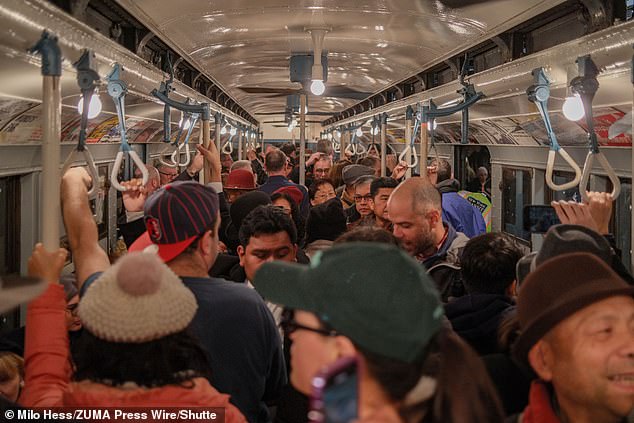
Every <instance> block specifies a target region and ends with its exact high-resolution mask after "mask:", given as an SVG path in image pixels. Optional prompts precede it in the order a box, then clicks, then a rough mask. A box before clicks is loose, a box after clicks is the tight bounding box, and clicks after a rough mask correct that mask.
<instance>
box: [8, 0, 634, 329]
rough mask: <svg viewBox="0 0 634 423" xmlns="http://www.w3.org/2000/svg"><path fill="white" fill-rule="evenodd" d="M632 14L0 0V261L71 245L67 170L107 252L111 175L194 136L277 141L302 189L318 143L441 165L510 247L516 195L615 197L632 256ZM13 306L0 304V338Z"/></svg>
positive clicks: (177, 159) (433, 6) (222, 142)
mask: <svg viewBox="0 0 634 423" xmlns="http://www.w3.org/2000/svg"><path fill="white" fill-rule="evenodd" d="M633 15H634V1H632V0H524V1H514V0H464V1H459V0H435V1H426V0H416V1H411V0H389V1H384V0H381V1H379V0H364V1H357V0H337V1H333V0H300V1H284V0H261V1H258V2H256V1H249V0H234V1H227V0H213V1H205V2H203V1H197V0H180V1H156V0H3V1H2V4H0V81H1V83H0V275H3V276H5V277H6V276H10V275H19V274H22V275H24V274H26V272H27V268H28V260H29V256H30V255H31V251H32V250H33V247H34V245H35V244H36V243H37V242H40V241H42V240H44V243H45V245H48V246H51V248H54V247H55V246H57V245H59V246H66V247H68V239H67V237H66V235H65V230H64V226H63V222H62V220H61V218H60V213H59V210H58V209H59V206H60V205H59V181H60V178H61V175H62V174H63V172H65V171H66V169H67V168H68V166H69V165H70V164H73V163H74V164H76V165H86V166H88V169H89V173H90V175H91V176H92V177H93V180H95V179H98V184H97V186H94V187H93V188H94V189H93V191H92V192H91V207H92V211H93V214H94V215H95V219H96V221H97V224H98V233H99V238H100V241H99V242H100V244H101V246H102V247H103V248H104V249H105V250H106V251H107V252H108V254H110V255H111V256H112V257H116V256H118V255H120V254H121V249H122V247H121V244H122V241H121V233H120V232H119V230H118V226H119V225H120V223H121V222H125V218H126V210H125V208H124V204H123V200H122V191H124V190H125V188H123V187H122V186H121V185H120V184H121V181H123V180H126V179H130V178H132V177H133V176H134V175H135V169H136V175H137V176H141V177H143V176H145V178H146V179H147V176H148V175H147V170H145V167H144V166H143V164H142V163H146V164H151V163H166V162H167V163H168V165H169V167H170V168H172V169H176V170H177V171H178V172H182V171H184V170H185V169H186V168H187V167H188V165H189V164H190V163H191V162H192V160H193V159H194V156H195V154H196V148H195V145H196V144H204V145H208V144H209V143H210V142H211V143H213V144H215V145H216V148H218V149H219V150H220V151H221V152H222V153H223V154H225V155H230V156H231V157H232V160H233V161H237V160H245V159H247V158H248V159H249V160H251V157H250V156H249V155H248V152H249V151H250V150H258V151H259V150H261V151H263V152H266V151H268V149H270V148H272V147H280V146H282V145H284V144H289V143H290V144H292V145H294V146H296V148H297V151H298V156H297V164H298V165H299V180H298V181H297V182H298V183H299V184H300V185H307V184H306V181H307V166H306V162H307V161H308V160H309V159H310V157H311V155H312V154H313V153H315V152H316V151H317V149H318V145H319V142H321V140H327V141H328V142H329V143H330V145H332V147H333V149H334V152H335V154H334V156H335V162H336V161H337V160H339V159H343V158H346V157H348V158H350V157H355V158H359V157H364V156H367V155H374V156H375V157H377V158H378V159H379V160H380V163H381V176H385V175H388V176H389V174H390V171H391V169H393V167H394V165H396V164H399V165H400V164H403V166H405V168H406V175H405V178H406V179H407V178H409V177H415V176H425V175H426V174H427V172H428V170H429V168H430V166H433V164H434V163H438V160H440V159H444V160H446V161H448V162H449V164H450V165H451V167H452V169H453V177H454V178H455V179H456V180H458V181H459V183H460V186H461V187H462V189H463V190H465V191H476V192H481V193H482V194H485V195H484V196H481V197H475V196H474V197H473V198H472V199H471V200H470V201H471V203H472V204H473V205H474V206H476V207H477V208H478V209H479V211H480V212H481V213H482V214H483V216H484V219H485V221H486V224H487V231H489V232H490V231H493V232H503V233H506V234H508V235H510V236H511V237H512V238H513V239H514V240H515V241H516V242H517V243H518V244H519V245H521V248H522V249H523V250H524V252H526V253H528V252H530V251H536V250H539V248H540V246H541V245H542V242H543V239H544V232H545V231H544V230H540V229H539V228H536V227H535V222H533V221H529V220H531V216H530V213H527V211H526V210H527V207H528V209H530V207H531V206H548V205H550V204H551V202H552V201H560V200H566V201H576V202H582V201H583V200H584V198H585V196H586V190H589V191H597V192H608V193H612V195H613V199H614V204H613V208H612V217H611V220H610V228H609V229H610V233H611V234H613V235H614V241H615V244H616V247H617V248H618V250H619V251H620V259H621V261H622V263H623V265H624V266H625V267H626V268H627V269H628V270H629V269H631V268H632V266H633V265H634V262H633V258H632V254H633V248H632V245H633V242H634V241H633V239H632V227H633V226H632V225H633V224H634V222H633V219H632V217H633V213H634V211H633V209H632V164H633V162H634V152H633V151H632V120H633V119H634V117H633V113H632V110H633V107H634V106H633V97H634V85H633V84H634V76H633V75H634V73H633V72H634V71H633V66H634V59H633V57H634V49H633V46H634V20H633V19H632V17H633ZM85 104H89V106H88V110H89V111H88V113H82V111H83V108H84V107H86V106H85ZM67 159H68V160H67ZM122 162H124V163H123V165H122ZM56 186H57V188H56ZM478 198H479V199H478ZM532 210H537V211H538V210H539V207H534V208H533V209H532ZM73 263H74V262H73V254H72V252H71V254H69V255H68V257H67V259H66V264H65V271H66V272H72V271H73V267H74V265H73ZM0 277H1V276H0ZM25 316H26V306H24V305H23V306H22V307H17V308H14V309H13V310H11V311H9V312H6V313H5V314H2V315H0V318H1V319H0V333H5V332H8V331H10V330H13V329H15V328H17V327H19V326H21V325H23V324H24V322H25V319H26V317H25Z"/></svg>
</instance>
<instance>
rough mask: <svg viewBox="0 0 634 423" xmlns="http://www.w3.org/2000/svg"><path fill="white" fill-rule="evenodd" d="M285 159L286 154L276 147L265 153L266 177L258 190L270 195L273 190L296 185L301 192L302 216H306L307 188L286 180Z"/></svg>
mask: <svg viewBox="0 0 634 423" xmlns="http://www.w3.org/2000/svg"><path fill="white" fill-rule="evenodd" d="M287 160H288V159H287V157H286V155H285V154H284V153H283V152H282V151H281V150H279V149H277V148H274V149H271V150H270V151H269V152H268V153H266V156H265V159H264V168H265V169H266V173H267V175H268V179H267V181H266V182H265V183H264V184H262V185H260V186H259V187H258V190H260V191H262V192H265V193H267V194H269V195H271V194H273V193H274V192H275V191H277V190H278V189H280V188H283V187H288V186H294V187H297V189H299V190H300V191H301V192H302V202H301V204H300V211H301V213H302V215H303V216H308V208H309V201H308V190H307V189H306V188H305V187H304V186H302V185H298V184H295V183H293V182H291V181H290V180H288V178H287V174H288V167H287V163H288V162H287Z"/></svg>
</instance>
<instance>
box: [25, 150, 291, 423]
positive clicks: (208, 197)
mask: <svg viewBox="0 0 634 423" xmlns="http://www.w3.org/2000/svg"><path fill="white" fill-rule="evenodd" d="M201 148H202V147H200V146H199V149H201ZM210 149H211V150H213V151H214V152H215V153H214V154H213V157H214V160H212V161H211V162H210V166H209V174H210V180H211V186H216V187H217V188H218V191H221V190H222V188H221V187H220V186H219V185H220V183H219V182H220V169H221V165H220V158H219V155H218V153H217V152H216V151H215V150H216V149H215V146H214V145H213V144H210ZM91 183H92V181H91V180H90V177H89V175H88V174H87V173H86V171H85V170H83V169H81V168H76V169H71V170H69V171H68V172H67V173H66V174H65V175H64V177H63V178H62V210H63V218H64V224H65V227H66V233H67V236H68V239H69V243H70V246H71V249H72V251H73V256H74V264H75V271H76V275H77V280H78V283H79V288H80V296H84V295H86V294H87V293H88V292H90V290H91V289H90V288H91V286H93V284H94V286H95V287H96V286H98V285H99V284H98V283H96V282H95V280H99V278H100V276H101V275H102V274H103V272H105V271H107V270H108V269H109V267H110V263H109V261H108V257H107V255H106V254H105V252H104V251H103V250H102V249H101V246H100V245H99V243H98V234H97V227H96V225H95V223H94V221H93V219H92V214H91V212H90V208H89V204H88V195H87V190H88V188H89V187H90V185H91ZM144 215H145V222H146V226H147V228H148V232H147V233H146V234H144V235H143V236H142V237H141V238H139V239H138V240H137V241H136V242H135V244H133V245H132V246H131V248H130V251H144V250H145V249H146V248H147V249H149V250H153V251H156V253H157V254H158V255H159V257H160V258H161V259H163V261H165V262H166V263H167V265H168V267H169V268H170V269H171V271H172V272H174V273H175V274H176V275H178V276H179V277H180V279H181V281H182V282H183V284H184V286H185V287H186V288H188V289H189V290H190V291H191V292H192V293H193V294H194V297H195V299H196V301H197V302H198V311H197V312H196V313H195V315H194V318H193V321H192V322H191V326H192V331H193V334H194V336H196V338H198V340H199V341H200V343H201V345H202V348H203V350H204V351H205V353H206V356H207V360H208V362H209V365H210V368H211V373H212V374H213V379H212V380H211V382H212V383H213V386H214V387H215V388H216V389H218V391H220V392H222V393H226V394H229V395H230V396H231V401H232V403H233V404H235V405H236V406H237V407H238V409H239V410H240V411H241V412H242V413H243V414H244V415H245V417H246V418H247V420H248V421H268V419H269V413H268V407H267V404H269V403H272V402H274V401H276V400H277V399H278V398H279V395H280V390H281V388H282V387H283V386H284V384H285V382H286V374H285V373H286V372H285V367H284V358H283V354H282V347H281V343H280V340H279V337H278V336H275V335H276V333H277V331H276V327H275V322H274V320H273V317H272V316H271V314H270V312H269V310H268V308H267V307H266V305H265V304H264V302H263V301H262V299H261V298H260V296H259V295H257V294H256V293H255V292H254V291H253V290H251V289H249V288H248V287H246V286H244V285H240V284H232V283H229V282H227V281H224V280H221V279H213V278H209V276H208V271H209V269H210V268H211V267H212V266H213V264H214V262H215V260H216V257H217V254H218V243H219V238H218V228H219V224H220V219H219V207H218V195H217V194H216V192H215V191H214V188H212V187H205V186H203V185H200V184H198V183H196V182H175V183H172V184H169V185H168V186H166V187H164V188H162V189H160V190H158V191H157V192H156V193H155V194H153V195H152V196H151V197H149V198H148V201H146V202H145V206H144ZM190 216H191V218H190ZM194 216H195V218H194ZM81 301H83V299H82V300H80V304H81ZM80 315H81V313H80ZM82 320H83V319H82ZM84 324H85V322H84ZM27 330H28V325H27ZM27 337H28V335H27ZM27 349H28V341H27ZM27 373H28V372H27Z"/></svg>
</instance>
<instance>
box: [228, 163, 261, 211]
mask: <svg viewBox="0 0 634 423" xmlns="http://www.w3.org/2000/svg"><path fill="white" fill-rule="evenodd" d="M223 188H224V191H225V194H226V198H227V202H228V203H229V204H232V203H234V202H235V201H236V200H237V199H238V198H239V197H240V196H241V195H242V194H245V193H247V192H250V191H253V190H254V189H255V188H256V187H255V179H254V177H253V172H250V171H248V170H246V169H235V170H232V171H231V172H229V175H227V179H226V181H225V184H224V185H223Z"/></svg>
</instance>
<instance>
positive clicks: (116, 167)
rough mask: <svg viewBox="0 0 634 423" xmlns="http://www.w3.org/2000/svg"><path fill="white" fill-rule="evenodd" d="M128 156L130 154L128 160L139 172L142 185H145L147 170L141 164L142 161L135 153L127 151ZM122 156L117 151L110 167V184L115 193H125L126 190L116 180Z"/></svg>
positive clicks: (122, 153)
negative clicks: (129, 159) (130, 160)
mask: <svg viewBox="0 0 634 423" xmlns="http://www.w3.org/2000/svg"><path fill="white" fill-rule="evenodd" d="M128 154H130V158H131V159H132V161H133V162H134V164H136V165H137V167H138V168H139V170H140V171H141V175H142V179H143V185H145V184H147V181H148V176H149V175H148V171H147V168H146V167H145V164H144V163H143V161H141V158H140V157H139V155H138V154H137V153H136V151H134V150H130V151H128ZM123 155H124V152H123V151H121V150H119V152H118V153H117V157H116V158H115V160H114V165H113V166H112V172H111V173H110V183H111V184H112V186H113V187H114V188H115V189H116V190H117V191H121V192H124V191H127V188H126V187H124V186H123V185H121V184H120V183H119V180H118V179H117V178H118V177H119V169H120V168H121V164H122V163H123Z"/></svg>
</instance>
